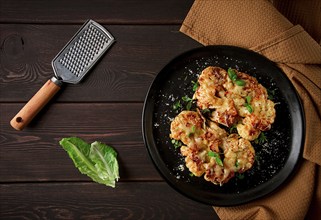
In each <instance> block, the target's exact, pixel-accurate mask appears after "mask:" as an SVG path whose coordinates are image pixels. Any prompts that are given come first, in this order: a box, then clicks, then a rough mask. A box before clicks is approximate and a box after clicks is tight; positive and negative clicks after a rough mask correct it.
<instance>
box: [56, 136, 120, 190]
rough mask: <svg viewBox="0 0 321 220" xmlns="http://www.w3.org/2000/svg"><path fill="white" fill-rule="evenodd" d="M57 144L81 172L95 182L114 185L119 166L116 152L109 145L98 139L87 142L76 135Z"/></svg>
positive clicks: (117, 177)
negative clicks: (90, 142)
mask: <svg viewBox="0 0 321 220" xmlns="http://www.w3.org/2000/svg"><path fill="white" fill-rule="evenodd" d="M59 144H60V145H61V146H62V147H63V148H64V149H65V151H67V153H68V155H69V157H70V158H71V159H72V161H73V162H74V164H75V166H76V167H77V168H78V169H79V171H80V172H81V173H82V174H86V175H87V176H89V177H90V178H91V179H92V180H93V181H95V182H97V183H101V184H105V185H106V186H111V187H115V183H116V181H118V179H119V166H118V161H117V152H116V151H115V150H114V149H113V148H112V147H111V146H108V145H106V144H103V143H100V142H98V141H95V142H93V143H92V144H88V143H87V142H85V141H84V140H82V139H80V138H77V137H69V138H63V139H62V140H61V141H60V142H59Z"/></svg>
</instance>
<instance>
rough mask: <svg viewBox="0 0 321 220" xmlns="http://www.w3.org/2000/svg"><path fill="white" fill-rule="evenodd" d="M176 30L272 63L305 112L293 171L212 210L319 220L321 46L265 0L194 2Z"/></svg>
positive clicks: (246, 216) (241, 215) (232, 214)
mask: <svg viewBox="0 0 321 220" xmlns="http://www.w3.org/2000/svg"><path fill="white" fill-rule="evenodd" d="M320 6H321V4H320ZM180 31H181V32H183V33H185V34H187V35H188V36H190V37H192V38H193V39H195V40H197V41H198V42H200V43H202V44H203V45H220V44H221V45H222V44H223V45H234V46H239V47H243V48H247V49H250V50H253V51H256V52H258V53H260V54H262V55H264V56H266V57H267V58H269V59H270V60H272V61H274V62H276V63H277V65H278V66H279V67H280V68H281V69H282V70H283V71H284V73H285V74H286V75H287V76H288V78H289V79H290V80H291V82H292V83H293V85H294V86H295V88H296V90H297V92H298V94H299V96H300V98H301V101H302V103H303V106H304V110H305V122H306V137H305V144H304V149H303V158H302V160H301V162H300V165H299V168H298V170H297V171H296V173H295V174H294V175H293V176H292V177H291V178H290V179H289V180H288V181H286V183H285V184H283V185H282V186H281V187H280V188H279V189H278V190H277V191H276V192H274V193H272V194H270V195H268V196H266V197H263V198H261V199H258V200H255V201H252V202H250V203H247V204H244V205H239V206H233V207H213V208H214V209H215V211H216V213H217V214H218V216H219V217H220V218H221V219H304V218H307V219H317V218H321V209H320V207H321V169H320V166H321V135H320V131H321V65H320V64H321V46H320V45H319V44H318V43H317V42H316V41H315V40H313V38H312V37H310V35H309V34H308V33H307V32H306V31H305V30H304V29H303V28H302V27H301V26H300V25H295V26H294V25H293V24H291V22H289V21H288V20H287V19H286V18H285V17H284V16H283V15H281V14H280V13H279V12H278V11H277V10H276V9H275V8H274V6H273V5H272V4H271V3H270V2H269V1H267V0H255V1H253V0H233V1H230V0H195V2H194V4H193V6H192V8H191V9H190V11H189V13H188V15H187V17H186V18H185V20H184V22H183V24H182V26H181V29H180Z"/></svg>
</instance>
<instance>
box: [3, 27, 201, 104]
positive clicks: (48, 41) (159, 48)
mask: <svg viewBox="0 0 321 220" xmlns="http://www.w3.org/2000/svg"><path fill="white" fill-rule="evenodd" d="M79 27H80V26H79V25H21V24H20V25H17V24H6V25H1V24H0V30H1V32H0V47H1V50H0V58H1V63H0V102H26V101H27V100H29V99H30V98H31V97H32V96H33V95H34V94H35V92H36V91H37V90H38V89H40V87H41V86H42V85H43V84H44V83H45V82H46V81H47V80H48V79H50V78H51V77H52V76H53V71H52V68H51V60H52V59H53V58H54V57H55V55H56V54H57V53H58V52H59V51H60V50H61V49H62V48H63V46H64V45H65V44H66V43H67V42H68V41H69V39H70V38H71V37H72V36H73V34H74V33H75V32H76V31H77V30H78V28H79ZM105 27H106V28H107V29H108V30H109V31H110V32H111V33H112V34H113V35H114V36H115V38H116V41H117V42H116V43H115V44H114V45H113V46H112V48H111V49H110V50H109V51H108V52H107V54H105V56H104V57H103V58H102V60H100V62H98V64H97V65H96V66H95V67H94V69H93V70H92V71H91V72H90V73H89V74H88V75H86V77H85V78H84V80H83V81H82V82H81V83H80V84H78V85H65V91H64V92H61V94H60V95H59V96H57V98H56V100H57V101H59V102H60V101H61V102H105V101H108V102H112V101H117V102H119V101H131V102H132V101H140V102H142V101H143V100H144V98H145V95H146V93H147V90H148V88H149V86H150V84H151V82H152V80H153V79H154V77H155V76H156V74H157V73H158V72H159V71H160V70H161V69H162V68H163V66H164V65H166V64H167V63H168V62H169V61H170V60H171V59H173V58H174V57H175V56H177V55H178V54H180V53H182V52H185V51H186V50H189V49H192V48H195V47H198V46H200V44H199V43H197V42H195V41H193V40H192V39H190V38H188V37H187V36H185V35H183V34H182V33H180V32H179V31H178V30H179V26H176V25H173V26H161V25H152V26H145V25H143V26H139V25H138V26H137V25H131V26H128V25H124V26H118V25H110V26H105ZM177 42H179V43H177ZM17 88H19V89H17ZM93 94H94V95H93Z"/></svg>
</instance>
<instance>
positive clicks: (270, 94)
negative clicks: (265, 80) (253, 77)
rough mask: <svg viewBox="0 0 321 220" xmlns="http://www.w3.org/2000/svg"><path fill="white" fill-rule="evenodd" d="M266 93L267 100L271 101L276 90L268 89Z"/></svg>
mask: <svg viewBox="0 0 321 220" xmlns="http://www.w3.org/2000/svg"><path fill="white" fill-rule="evenodd" d="M267 92H268V99H270V100H272V101H273V100H274V97H275V92H276V89H273V90H270V89H268V90H267Z"/></svg>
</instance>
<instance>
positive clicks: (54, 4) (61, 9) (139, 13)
mask: <svg viewBox="0 0 321 220" xmlns="http://www.w3.org/2000/svg"><path fill="white" fill-rule="evenodd" d="M192 3H193V0H184V1H181V0H176V1H173V0H162V1H159V0H148V1H146V0H126V1H115V0H91V1H86V0H77V1H64V0H55V1H42V0H31V1H29V0H19V1H12V0H1V5H0V22H1V23H64V24H66V23H83V22H84V21H85V20H87V19H94V20H97V21H98V22H100V23H109V24H137V23H138V24H181V23H182V22H183V18H184V17H185V16H186V14H187V12H188V10H189V9H190V7H191V6H192Z"/></svg>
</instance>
